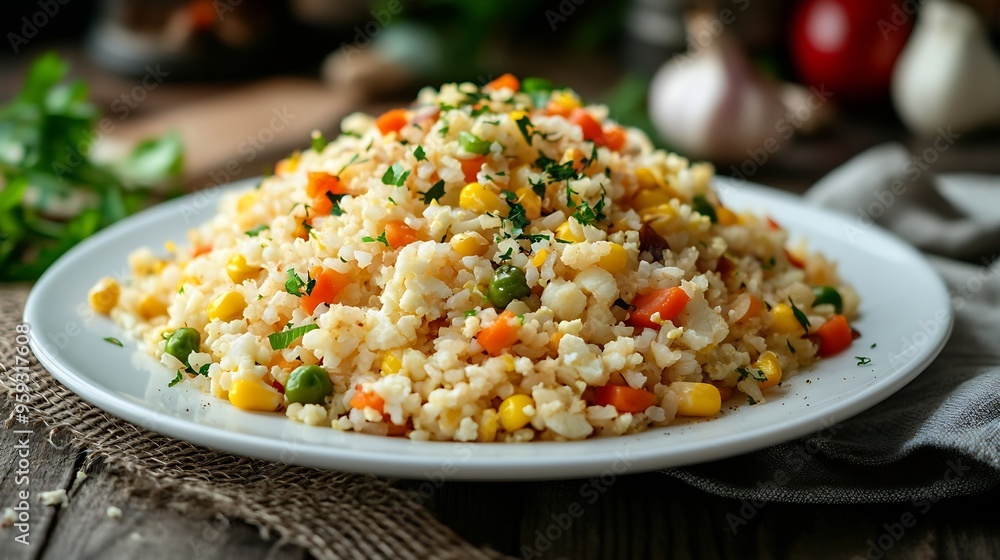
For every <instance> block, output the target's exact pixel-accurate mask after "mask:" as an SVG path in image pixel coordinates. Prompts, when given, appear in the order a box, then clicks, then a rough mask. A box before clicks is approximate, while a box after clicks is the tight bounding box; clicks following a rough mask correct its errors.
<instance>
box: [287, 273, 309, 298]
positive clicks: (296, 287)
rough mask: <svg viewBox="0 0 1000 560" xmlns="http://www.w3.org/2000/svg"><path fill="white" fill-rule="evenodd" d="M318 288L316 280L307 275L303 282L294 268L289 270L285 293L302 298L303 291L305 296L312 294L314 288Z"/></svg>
mask: <svg viewBox="0 0 1000 560" xmlns="http://www.w3.org/2000/svg"><path fill="white" fill-rule="evenodd" d="M315 287H316V280H315V279H313V278H312V277H310V276H309V273H306V280H305V281H303V280H302V278H300V277H299V275H298V274H296V273H295V269H294V268H289V269H288V280H285V291H286V292H288V293H290V294H292V295H293V296H298V297H302V295H303V289H304V290H305V295H309V294H311V293H312V291H313V288H315Z"/></svg>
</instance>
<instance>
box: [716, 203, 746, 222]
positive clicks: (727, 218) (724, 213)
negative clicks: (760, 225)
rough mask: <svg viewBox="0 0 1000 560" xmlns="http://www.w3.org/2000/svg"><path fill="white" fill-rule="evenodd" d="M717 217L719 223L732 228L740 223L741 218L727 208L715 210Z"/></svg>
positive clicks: (720, 207) (722, 207) (721, 207)
mask: <svg viewBox="0 0 1000 560" xmlns="http://www.w3.org/2000/svg"><path fill="white" fill-rule="evenodd" d="M715 217H716V218H718V220H719V223H720V224H721V225H724V226H732V225H736V224H738V223H740V217H739V216H737V215H736V213H735V212H733V211H732V210H730V209H729V208H726V207H725V206H719V207H717V208H716V209H715Z"/></svg>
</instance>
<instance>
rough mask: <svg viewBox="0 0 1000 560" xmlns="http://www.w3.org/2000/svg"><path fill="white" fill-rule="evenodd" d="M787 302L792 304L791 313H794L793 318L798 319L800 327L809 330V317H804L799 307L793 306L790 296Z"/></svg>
mask: <svg viewBox="0 0 1000 560" xmlns="http://www.w3.org/2000/svg"><path fill="white" fill-rule="evenodd" d="M788 303H790V304H791V305H792V315H795V320H796V321H798V322H799V324H800V325H802V328H803V329H805V330H806V332H809V326H810V323H809V317H806V314H805V313H803V312H802V310H801V309H799V308H798V307H796V306H795V302H794V301H792V298H791V297H789V298H788Z"/></svg>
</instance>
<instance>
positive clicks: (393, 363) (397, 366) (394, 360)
mask: <svg viewBox="0 0 1000 560" xmlns="http://www.w3.org/2000/svg"><path fill="white" fill-rule="evenodd" d="M401 369H403V360H400V359H399V356H397V355H396V353H395V352H386V353H385V354H382V375H394V374H397V373H399V370H401Z"/></svg>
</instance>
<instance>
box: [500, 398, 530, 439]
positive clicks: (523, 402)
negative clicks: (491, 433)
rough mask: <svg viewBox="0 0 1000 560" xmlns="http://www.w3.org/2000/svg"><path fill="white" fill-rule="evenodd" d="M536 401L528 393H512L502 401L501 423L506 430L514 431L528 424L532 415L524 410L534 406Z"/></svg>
mask: <svg viewBox="0 0 1000 560" xmlns="http://www.w3.org/2000/svg"><path fill="white" fill-rule="evenodd" d="M534 405H535V401H533V400H532V399H531V397H529V396H528V395H511V396H509V397H507V398H506V399H504V400H503V402H502V403H500V425H501V426H503V429H504V430H507V431H508V432H513V431H515V430H520V429H521V428H523V427H524V426H526V425H527V424H528V421H529V420H531V416H530V415H528V413H527V412H525V411H524V409H525V408H527V407H529V406H530V407H534Z"/></svg>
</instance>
